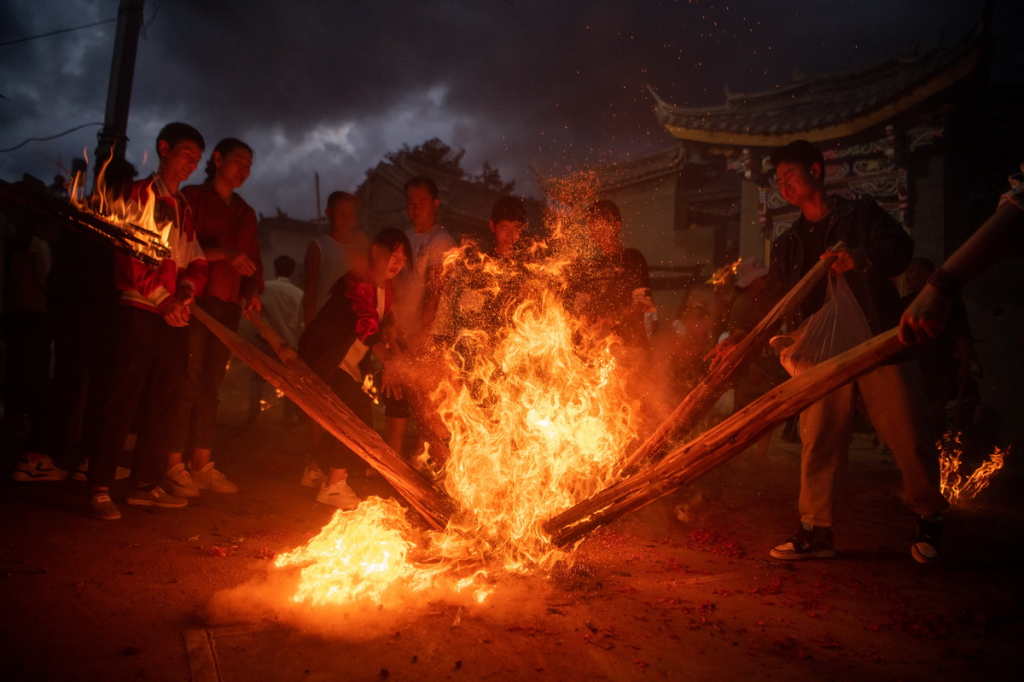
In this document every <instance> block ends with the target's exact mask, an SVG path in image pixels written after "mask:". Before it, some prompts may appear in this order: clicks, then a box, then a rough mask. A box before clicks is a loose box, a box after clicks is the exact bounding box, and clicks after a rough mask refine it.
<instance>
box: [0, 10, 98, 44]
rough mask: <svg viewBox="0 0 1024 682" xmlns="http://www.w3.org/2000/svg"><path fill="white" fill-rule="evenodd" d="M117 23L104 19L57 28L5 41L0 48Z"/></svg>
mask: <svg viewBox="0 0 1024 682" xmlns="http://www.w3.org/2000/svg"><path fill="white" fill-rule="evenodd" d="M115 21H117V17H114V18H113V19H104V20H103V21H94V22H93V23H91V24H85V25H83V26H75V27H73V28H59V29H57V30H56V31H50V32H48V33H40V34H39V35H35V36H28V37H27V38H15V39H14V40H7V41H4V42H2V43H0V47H7V46H8V45H17V44H18V43H27V42H28V41H30V40H38V39H39V38H49V37H50V36H56V35H60V34H61V33H71V32H72V31H81V30H82V29H83V28H92V27H93V26H102V25H103V24H112V23H114V22H115Z"/></svg>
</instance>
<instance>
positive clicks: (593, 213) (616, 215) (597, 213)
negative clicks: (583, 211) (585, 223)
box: [587, 199, 622, 223]
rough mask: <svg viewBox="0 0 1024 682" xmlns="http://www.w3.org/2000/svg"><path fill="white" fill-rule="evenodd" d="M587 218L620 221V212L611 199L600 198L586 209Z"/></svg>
mask: <svg viewBox="0 0 1024 682" xmlns="http://www.w3.org/2000/svg"><path fill="white" fill-rule="evenodd" d="M587 220H606V221H608V222H610V223H621V222H622V212H621V211H619V207H618V206H616V205H615V202H614V201H612V200H611V199H602V200H601V201H598V202H597V203H595V204H593V205H592V206H591V207H590V208H588V209H587Z"/></svg>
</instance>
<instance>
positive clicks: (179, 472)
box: [162, 462, 199, 497]
mask: <svg viewBox="0 0 1024 682" xmlns="http://www.w3.org/2000/svg"><path fill="white" fill-rule="evenodd" d="M162 487H163V488H164V490H165V491H166V492H169V493H170V494H171V495H173V496H174V497H199V488H198V487H196V483H195V481H193V480H192V475H191V474H189V472H188V469H186V468H185V464H184V463H183V462H178V463H177V464H175V465H174V466H172V467H171V468H170V469H168V470H167V472H166V473H165V474H164V481H163V486H162Z"/></svg>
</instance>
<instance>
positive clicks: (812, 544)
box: [771, 524, 836, 561]
mask: <svg viewBox="0 0 1024 682" xmlns="http://www.w3.org/2000/svg"><path fill="white" fill-rule="evenodd" d="M771 555H772V557H773V558H775V559H784V560H787V561H792V560H799V559H831V558H832V557H834V556H835V555H836V550H835V548H834V547H833V546H832V529H831V528H827V527H825V526H811V527H809V528H805V527H804V525H803V524H800V529H799V530H798V531H797V532H796V534H795V535H794V536H793V537H791V538H790V539H789V540H786V541H785V542H783V543H782V544H781V545H778V546H776V547H773V548H772V551H771Z"/></svg>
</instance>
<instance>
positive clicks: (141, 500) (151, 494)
mask: <svg viewBox="0 0 1024 682" xmlns="http://www.w3.org/2000/svg"><path fill="white" fill-rule="evenodd" d="M126 501H127V502H128V504H131V505H135V506H136V507H162V508H164V509H179V508H181V507H185V506H188V500H186V499H185V498H184V497H177V496H175V495H171V494H170V493H168V492H167V491H165V490H164V489H163V488H161V487H160V486H158V485H154V486H146V487H143V488H132V489H131V490H130V491H128V498H127V500H126Z"/></svg>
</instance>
